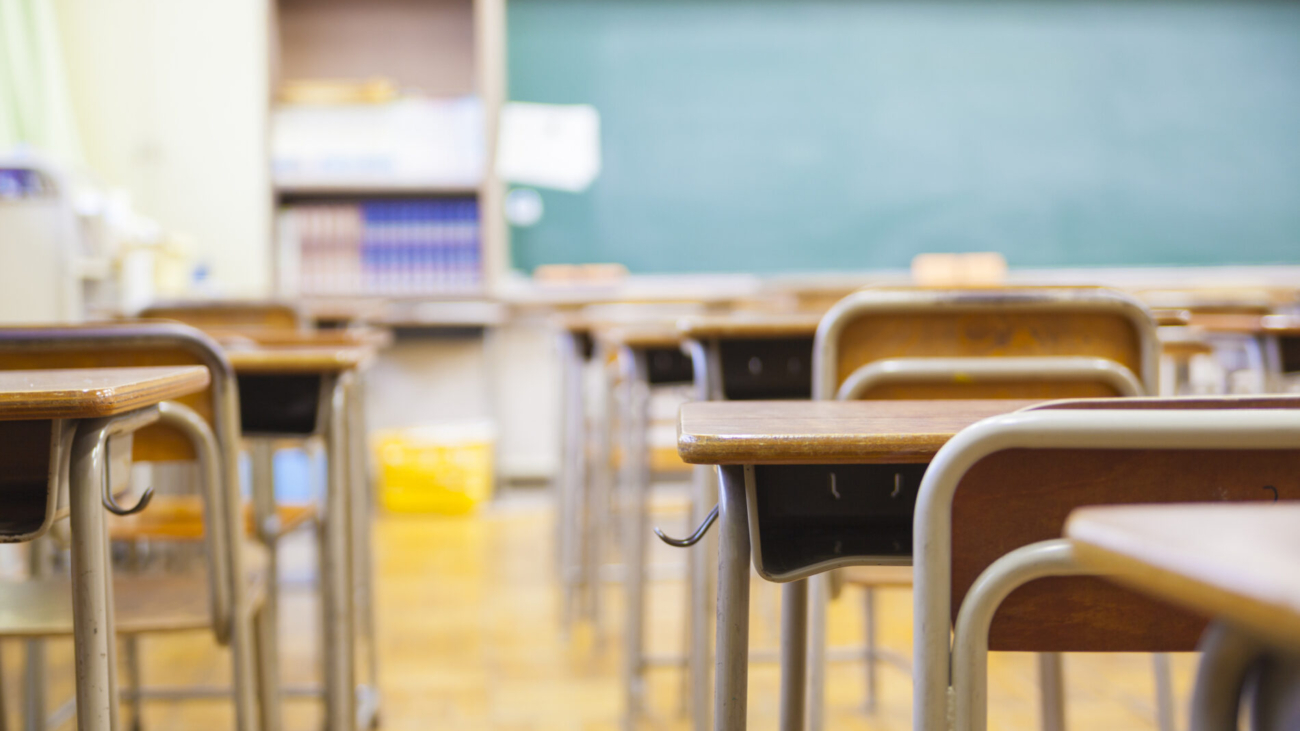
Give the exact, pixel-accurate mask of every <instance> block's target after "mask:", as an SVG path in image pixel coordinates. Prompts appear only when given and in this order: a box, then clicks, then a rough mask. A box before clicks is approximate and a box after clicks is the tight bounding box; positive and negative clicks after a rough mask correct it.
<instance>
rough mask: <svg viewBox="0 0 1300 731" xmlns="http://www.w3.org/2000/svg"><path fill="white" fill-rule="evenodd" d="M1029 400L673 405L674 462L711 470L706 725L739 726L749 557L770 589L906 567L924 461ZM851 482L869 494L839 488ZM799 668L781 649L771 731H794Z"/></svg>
mask: <svg viewBox="0 0 1300 731" xmlns="http://www.w3.org/2000/svg"><path fill="white" fill-rule="evenodd" d="M1033 403H1035V402H1033V401H1021V400H980V401H947V400H933V401H838V402H837V401H818V402H797V401H750V402H713V403H689V404H685V405H684V406H683V407H682V410H681V416H680V421H679V424H678V450H679V452H680V453H681V455H682V458H683V459H684V460H685V461H686V462H688V463H690V464H703V465H718V466H720V468H721V469H720V470H719V474H720V476H721V484H720V487H721V491H720V492H721V497H720V500H719V517H720V519H721V520H720V522H721V525H720V527H719V528H720V531H719V559H718V600H717V616H718V621H719V624H718V628H717V645H716V652H717V666H716V675H715V683H716V687H715V691H714V728H715V729H718V730H719V731H739V730H740V729H743V728H745V708H746V702H747V697H746V693H747V691H746V685H747V681H748V644H749V564H750V561H751V555H752V561H753V565H754V568H755V569H756V570H757V571H758V574H759V575H760V576H761V577H763V578H765V579H768V580H771V581H781V582H786V581H794V580H798V579H802V578H807V577H808V576H811V575H813V574H815V573H819V572H823V571H828V570H830V569H833V568H836V567H839V566H850V565H864V564H881V565H907V564H909V563H911V555H912V545H911V533H912V511H913V509H914V501H915V498H916V491H917V488H918V487H919V485H920V480H921V475H922V474H923V472H924V470H925V465H926V463H928V462H929V460H930V459H931V458H932V457H933V456H934V454H935V452H937V451H938V450H939V448H940V447H941V446H942V445H943V444H944V443H945V442H947V441H948V440H949V439H950V438H951V437H952V436H953V435H954V434H956V433H957V432H958V431H960V430H961V429H963V428H965V427H966V426H969V425H970V424H973V423H974V422H976V421H979V420H981V419H984V418H986V417H989V416H994V415H997V414H1003V413H1008V412H1011V411H1016V410H1018V409H1020V408H1023V407H1025V406H1028V405H1031V404H1033ZM863 484H867V485H873V486H878V487H879V489H877V490H872V491H870V494H868V492H867V491H863V490H850V489H847V488H849V487H850V486H861V485H863ZM841 488H845V489H843V490H841ZM751 547H752V554H751ZM805 606H806V605H805ZM803 611H806V609H805V610H803ZM805 662H806V655H805V653H804V651H803V643H792V646H790V647H786V646H783V647H782V657H781V665H782V668H781V670H782V672H781V678H782V688H781V693H782V704H781V706H782V707H781V721H780V728H781V729H783V730H794V729H800V728H802V727H803V720H804V708H803V688H802V683H803V679H804V678H805V677H806V675H805V673H804V663H805ZM788 679H797V680H796V681H793V682H788ZM796 684H797V685H798V686H799V687H797V688H796V687H793V686H794V685H796Z"/></svg>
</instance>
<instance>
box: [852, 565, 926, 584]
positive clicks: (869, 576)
mask: <svg viewBox="0 0 1300 731" xmlns="http://www.w3.org/2000/svg"><path fill="white" fill-rule="evenodd" d="M840 571H841V578H842V579H843V580H844V583H845V584H852V585H854V586H911V585H912V567H911V566H850V567H849V568H846V569H841V570H840Z"/></svg>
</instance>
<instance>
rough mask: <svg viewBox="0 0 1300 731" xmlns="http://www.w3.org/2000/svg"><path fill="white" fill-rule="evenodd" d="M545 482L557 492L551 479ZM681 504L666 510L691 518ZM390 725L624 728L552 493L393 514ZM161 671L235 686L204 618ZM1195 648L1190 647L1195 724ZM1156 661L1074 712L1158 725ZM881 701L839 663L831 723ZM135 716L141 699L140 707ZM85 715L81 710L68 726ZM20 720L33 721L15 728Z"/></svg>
mask: <svg viewBox="0 0 1300 731" xmlns="http://www.w3.org/2000/svg"><path fill="white" fill-rule="evenodd" d="M539 492H540V491H539ZM673 507H674V506H673V505H669V506H668V507H667V508H661V510H660V511H659V512H660V515H659V516H658V518H659V520H660V521H661V522H663V523H665V524H666V525H674V526H675V527H677V528H679V529H680V527H681V524H682V521H681V520H680V518H679V517H678V516H677V515H675V514H669V513H672V512H673V510H672V508H673ZM375 536H376V542H377V543H376V558H377V562H378V599H379V609H380V614H379V622H380V624H379V630H380V634H381V640H380V652H381V662H382V669H381V687H382V690H383V718H382V722H383V728H386V729H393V730H394V731H398V730H406V729H410V730H412V731H415V730H419V731H425V730H426V729H432V728H437V729H440V730H459V729H466V730H468V729H475V730H483V729H492V730H499V731H507V730H509V731H550V730H556V731H606V730H609V731H612V730H613V729H616V728H618V724H619V718H620V702H621V700H620V699H621V697H622V696H621V692H620V686H619V681H618V675H619V667H620V665H619V662H618V660H619V658H618V648H619V642H618V626H617V625H618V616H619V611H620V607H621V605H620V602H619V592H618V590H617V587H614V586H611V587H609V588H608V589H607V590H606V591H605V594H604V597H605V599H606V601H605V606H606V607H607V608H608V610H609V615H608V616H609V618H610V621H609V626H608V627H607V628H606V630H605V632H604V633H603V636H602V634H599V633H596V632H593V631H592V630H591V628H589V627H582V628H578V629H577V630H575V632H574V633H573V634H572V635H571V636H569V637H563V636H561V633H560V631H559V626H560V625H559V620H558V608H559V593H558V591H557V589H556V582H555V579H554V561H553V552H552V519H551V513H550V510H549V503H548V502H547V501H546V500H545V499H544V496H543V495H540V494H528V493H524V494H522V495H515V496H512V497H508V498H506V499H504V500H501V501H499V502H498V503H497V504H496V505H494V506H492V507H491V508H489V509H488V510H485V511H484V512H483V513H482V514H481V515H479V516H477V517H472V518H438V517H423V516H416V517H412V516H384V517H381V518H380V519H379V521H378V525H377V526H376V532H375ZM305 539H306V536H303V537H302V538H301V539H300V540H299V541H298V545H296V546H294V547H292V550H291V553H293V554H294V555H293V556H291V557H290V559H289V561H288V564H289V568H288V570H287V572H286V573H287V574H288V582H287V584H288V585H287V586H286V587H285V589H284V590H283V596H284V600H283V605H282V606H283V610H282V611H283V614H282V623H283V637H282V639H283V643H284V644H283V647H284V651H283V652H284V654H283V657H282V664H283V670H284V674H285V677H286V682H287V683H289V684H299V685H301V684H304V683H307V682H310V681H311V680H312V678H313V677H314V676H315V672H316V671H315V663H316V652H315V636H316V628H317V626H318V625H317V620H316V614H315V612H316V610H315V606H314V603H313V602H312V601H311V598H310V593H309V591H307V586H306V584H307V583H308V582H309V581H310V578H311V573H310V566H311V562H310V555H309V554H308V553H307V551H306V550H305V549H306V548H307V547H308V546H309V545H310V541H309V540H305ZM683 555H684V554H683V553H682V552H678V551H673V550H671V549H667V548H666V547H660V548H656V549H655V551H654V554H653V560H654V561H655V562H658V563H670V562H673V561H679V560H681V558H682V556H683ZM649 595H650V597H651V598H652V602H653V604H652V607H651V620H650V621H649V624H648V626H649V634H650V640H649V641H650V644H651V650H652V652H655V653H660V654H662V653H669V652H673V651H676V650H677V649H678V648H679V647H680V646H681V643H682V625H681V622H680V614H681V609H680V608H681V607H682V605H683V601H684V597H683V594H682V583H681V581H679V580H671V579H668V580H662V581H659V582H656V583H655V584H654V585H653V587H652V589H651V590H650V592H649ZM778 603H779V602H778V595H777V592H776V589H775V587H773V586H771V585H766V584H761V583H759V582H755V595H754V601H753V602H752V611H753V618H752V621H751V627H752V632H753V640H752V642H753V645H754V646H755V647H768V648H774V647H775V646H776V627H777V619H778V618H777V606H778ZM878 607H879V611H880V613H881V618H880V625H879V627H880V636H881V638H882V639H883V644H885V645H886V646H888V647H889V648H892V649H894V650H896V651H898V652H899V653H902V654H904V655H908V656H910V654H911V630H910V613H911V596H910V593H909V592H907V591H901V590H889V591H882V592H880V594H879V600H878ZM860 625H861V613H860V595H858V594H855V593H854V592H853V591H852V590H847V591H846V594H845V597H844V598H843V599H841V600H840V601H838V602H836V603H835V604H834V605H833V608H832V614H831V632H830V633H831V639H832V643H833V644H837V645H849V644H853V643H857V642H860V640H861V636H862V634H861V629H860ZM4 650H5V657H4V661H5V662H4V668H5V671H6V678H5V681H6V682H5V691H6V700H7V701H8V703H7V706H8V713H9V718H10V723H11V724H16V723H17V706H18V705H19V699H20V697H21V696H20V692H21V691H20V686H21V681H22V677H21V660H22V657H21V655H22V653H21V649H20V644H19V643H15V642H7V643H5V645H4ZM143 651H144V658H145V661H144V674H145V682H146V683H150V684H163V683H166V684H169V685H173V684H183V683H193V682H203V683H211V684H219V683H225V682H226V681H227V679H228V678H229V671H228V667H229V665H228V662H227V659H226V657H225V652H224V651H223V650H219V649H217V648H216V647H215V646H214V645H213V643H212V641H211V640H210V639H209V638H208V637H207V636H205V635H202V634H199V633H190V634H184V635H171V636H166V637H158V638H150V639H148V640H146V641H145V642H144V643H143ZM50 653H51V655H52V659H51V669H50V673H49V675H50V680H49V684H50V686H51V687H50V696H51V697H50V705H51V708H53V707H55V706H57V705H58V704H59V703H61V702H62V701H63V700H66V698H68V697H69V693H70V691H71V677H72V672H71V664H70V652H69V648H68V643H67V642H59V643H54V644H53V646H52V647H51V649H50ZM1193 664H1194V658H1192V657H1190V656H1181V657H1177V658H1175V680H1176V688H1177V690H1178V696H1179V727H1180V728H1185V718H1184V715H1185V714H1184V713H1183V705H1184V703H1185V698H1186V696H1187V692H1188V690H1189V687H1190V683H1191V673H1192V669H1193ZM1150 668H1151V661H1150V658H1149V657H1148V656H1142V655H1120V656H1070V657H1068V658H1067V664H1066V672H1067V679H1068V694H1069V698H1070V710H1069V713H1070V723H1071V727H1072V728H1074V729H1108V730H1114V731H1119V730H1123V729H1154V728H1155V724H1154V721H1153V694H1152V687H1153V685H1152V675H1151V670H1150ZM880 672H881V690H882V698H881V701H880V706H879V709H878V710H877V712H876V713H875V714H874V715H871V716H868V715H866V714H864V713H862V711H861V705H862V700H863V690H862V686H863V668H862V664H861V663H859V662H856V661H854V662H840V663H836V664H834V665H833V666H832V669H831V672H830V679H829V707H828V728H833V729H882V730H884V729H889V730H893V731H903V730H904V729H908V728H909V727H910V717H911V687H910V682H909V679H908V677H907V676H906V675H905V674H903V673H902V672H900V671H898V670H895V669H892V668H889V667H885V668H883V669H882V670H881V671H880ZM1035 676H1036V664H1035V662H1034V659H1033V657H1032V656H1029V655H1020V654H1002V655H995V656H994V657H993V660H992V663H991V677H990V696H991V705H992V710H991V714H990V726H989V727H990V728H991V729H1035V728H1037V726H1038V720H1037V712H1036V702H1037V691H1036V684H1035ZM750 677H751V681H750V682H751V685H750V694H749V698H750V727H751V728H753V729H756V730H758V731H766V730H770V729H775V727H776V711H777V708H776V687H777V674H776V669H775V667H774V666H772V665H758V666H755V667H754V669H753V670H752V672H751V676H750ZM681 697H682V694H681V680H680V675H679V674H678V673H677V671H676V670H674V669H672V668H659V669H655V670H653V671H651V676H650V705H651V717H650V718H649V719H648V720H647V721H646V722H645V723H644V724H643V728H644V729H671V730H673V731H677V730H679V729H681V730H685V729H686V728H687V724H686V722H685V720H684V717H683V716H682V715H681V712H682V708H681V704H680V698H681ZM124 716H126V717H127V718H129V714H125V713H124ZM285 718H286V728H287V729H289V731H307V730H309V729H310V730H312V731H315V729H317V728H319V724H320V719H321V716H320V712H319V708H318V704H317V703H316V702H314V701H311V700H305V699H297V700H290V701H287V702H286V703H285ZM229 719H230V713H229V710H228V708H227V705H226V703H225V702H224V701H221V700H204V701H197V702H195V701H191V702H185V703H175V702H152V703H150V704H148V706H147V710H146V712H145V715H144V719H143V720H144V722H145V723H144V727H145V728H147V729H167V730H169V731H170V730H173V729H212V728H230V720H229ZM63 727H64V728H71V727H72V725H71V724H64V726H63ZM11 728H21V726H19V725H11Z"/></svg>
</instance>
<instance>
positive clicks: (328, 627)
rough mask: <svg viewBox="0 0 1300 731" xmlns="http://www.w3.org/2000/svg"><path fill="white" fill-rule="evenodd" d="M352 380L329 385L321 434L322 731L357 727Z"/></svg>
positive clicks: (340, 378)
mask: <svg viewBox="0 0 1300 731" xmlns="http://www.w3.org/2000/svg"><path fill="white" fill-rule="evenodd" d="M351 378H352V374H350V373H344V374H342V375H340V376H338V377H337V379H336V380H335V381H334V383H333V384H332V388H331V390H330V392H329V393H330V400H329V422H328V427H327V428H326V433H325V445H326V450H327V456H326V460H327V464H328V468H329V475H328V486H327V488H326V492H325V510H324V515H323V516H322V520H321V547H320V564H321V566H320V584H321V605H322V609H323V612H322V614H323V621H322V628H323V630H324V638H323V644H322V646H321V647H322V654H323V656H324V660H325V662H324V666H325V667H324V680H325V683H324V685H325V729H326V731H354V729H355V728H356V678H355V672H354V669H353V668H354V660H353V657H352V650H353V643H352V633H353V628H352V605H353V601H352V578H351V568H350V564H351V556H350V555H349V554H350V551H349V547H348V545H349V534H350V526H349V515H348V513H349V510H348V507H349V506H348V444H347V424H346V422H347V390H348V381H349V380H351Z"/></svg>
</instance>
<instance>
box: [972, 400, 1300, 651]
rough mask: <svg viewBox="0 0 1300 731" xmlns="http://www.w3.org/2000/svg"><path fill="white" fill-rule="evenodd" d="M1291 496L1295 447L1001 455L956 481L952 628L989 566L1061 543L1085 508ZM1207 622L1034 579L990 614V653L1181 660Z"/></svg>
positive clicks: (1108, 588) (1212, 405)
mask: <svg viewBox="0 0 1300 731" xmlns="http://www.w3.org/2000/svg"><path fill="white" fill-rule="evenodd" d="M1039 408H1046V409H1275V408H1286V409H1296V408H1300V397H1284V396H1278V397H1252V398H1241V399H1205V398H1185V399H1146V398H1129V399H1111V400H1099V401H1092V402H1083V403H1076V402H1056V403H1052V404H1047V405H1044V406H1042V407H1039ZM1279 497H1280V498H1281V499H1283V500H1288V499H1291V500H1295V499H1300V445H1297V447H1296V449H1294V450H1290V449H1288V450H1276V449H1273V450H1250V451H1243V450H1239V449H1238V450H1230V449H1223V450H1177V449H1164V450H1147V449H1141V450H1138V449H1132V450H1121V449H1008V450H1003V451H1000V452H995V453H993V454H990V455H988V456H987V457H984V458H983V459H981V460H980V461H978V462H977V463H976V464H975V465H973V466H972V467H971V468H970V469H969V470H968V471H967V472H966V473H965V474H964V475H963V477H962V478H961V481H960V482H959V483H958V486H957V491H956V493H955V494H954V496H953V502H952V595H951V596H952V607H953V619H954V621H955V619H956V613H957V609H958V608H959V607H960V606H961V601H962V599H963V598H964V597H965V595H966V592H967V591H968V590H969V589H970V587H971V585H972V584H973V583H974V581H975V579H976V578H977V577H978V576H979V574H980V573H981V572H982V571H984V569H985V568H987V567H988V566H989V565H990V564H991V563H993V562H994V561H996V560H997V559H998V558H1000V557H1002V556H1003V555H1005V554H1007V553H1008V552H1010V551H1012V550H1014V549H1016V548H1019V547H1021V546H1025V545H1028V544H1031V543H1036V542H1038V541H1043V540H1049V539H1054V538H1060V537H1061V535H1062V531H1063V529H1064V525H1065V520H1066V518H1067V516H1068V515H1069V514H1070V511H1072V510H1074V509H1075V508H1077V507H1082V506H1085V505H1103V504H1106V505H1109V504H1129V503H1171V502H1218V501H1242V500H1246V501H1250V500H1255V501H1260V500H1262V501H1268V502H1272V501H1273V500H1275V499H1277V498H1279ZM1205 623H1206V619H1205V618H1203V617H1199V616H1196V615H1194V614H1191V613H1189V612H1186V611H1184V610H1182V609H1179V608H1176V607H1173V606H1170V605H1168V604H1164V603H1162V602H1159V601H1156V600H1153V599H1149V598H1147V597H1145V596H1143V595H1140V594H1137V593H1135V592H1132V591H1130V590H1128V589H1123V588H1120V587H1118V586H1116V585H1114V584H1111V583H1109V582H1106V581H1103V580H1101V579H1097V578H1090V577H1089V578H1050V579H1039V580H1036V581H1032V582H1030V583H1028V584H1026V585H1024V586H1022V587H1020V588H1019V589H1017V590H1015V591H1014V592H1012V593H1011V595H1010V596H1008V597H1007V599H1006V600H1005V601H1004V602H1003V603H1002V605H1001V606H1000V608H999V609H998V612H997V615H996V616H995V617H994V620H993V626H992V628H991V631H990V636H989V649H991V650H1008V651H1034V652H1181V651H1191V650H1194V649H1195V648H1196V643H1197V641H1198V639H1199V638H1200V636H1201V632H1202V631H1203V630H1204V629H1205Z"/></svg>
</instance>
